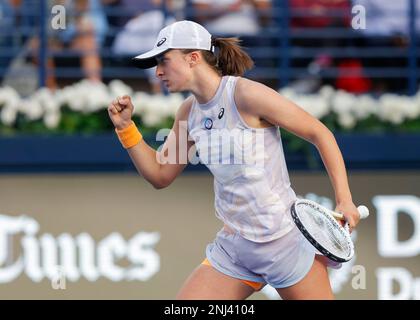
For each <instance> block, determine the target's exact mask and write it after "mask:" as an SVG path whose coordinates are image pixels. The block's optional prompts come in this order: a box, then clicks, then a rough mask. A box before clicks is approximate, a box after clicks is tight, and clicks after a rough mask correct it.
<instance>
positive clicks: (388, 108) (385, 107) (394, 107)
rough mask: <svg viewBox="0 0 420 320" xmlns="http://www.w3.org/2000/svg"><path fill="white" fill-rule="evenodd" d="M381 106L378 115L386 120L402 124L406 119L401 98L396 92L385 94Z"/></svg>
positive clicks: (381, 99)
mask: <svg viewBox="0 0 420 320" xmlns="http://www.w3.org/2000/svg"><path fill="white" fill-rule="evenodd" d="M379 100H380V103H381V108H380V110H379V112H378V116H379V117H380V118H381V119H382V120H385V121H389V122H391V123H393V124H396V125H398V124H401V123H402V122H403V121H404V107H403V106H402V104H401V100H400V99H399V97H398V96H397V95H395V94H390V93H387V94H384V95H383V96H382V97H381V98H380V99H379Z"/></svg>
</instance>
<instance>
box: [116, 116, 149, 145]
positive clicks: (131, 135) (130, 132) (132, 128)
mask: <svg viewBox="0 0 420 320" xmlns="http://www.w3.org/2000/svg"><path fill="white" fill-rule="evenodd" d="M115 132H116V133H117V135H118V139H119V140H120V142H121V144H122V145H123V147H124V148H125V149H129V148H131V147H134V146H135V145H136V144H138V143H139V142H140V141H141V139H143V136H142V135H141V133H140V131H139V130H138V129H137V127H136V124H135V123H134V122H133V121H131V124H130V125H129V126H128V127H127V128H124V129H121V130H118V129H117V128H115Z"/></svg>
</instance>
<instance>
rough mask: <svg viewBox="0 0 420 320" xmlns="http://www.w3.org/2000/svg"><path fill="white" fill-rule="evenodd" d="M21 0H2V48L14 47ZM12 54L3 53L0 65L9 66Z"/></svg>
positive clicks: (0, 13) (0, 28)
mask: <svg viewBox="0 0 420 320" xmlns="http://www.w3.org/2000/svg"><path fill="white" fill-rule="evenodd" d="M21 2H22V1H21V0H0V48H2V49H7V48H12V47H13V45H14V44H15V42H16V41H15V40H16V39H15V36H16V32H14V31H15V28H16V27H17V18H18V16H17V10H18V9H19V7H20V6H21ZM12 58H13V57H12V56H7V55H1V56H0V67H6V66H8V64H9V62H10V61H11V60H12Z"/></svg>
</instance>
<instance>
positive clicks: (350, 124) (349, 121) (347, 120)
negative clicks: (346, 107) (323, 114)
mask: <svg viewBox="0 0 420 320" xmlns="http://www.w3.org/2000/svg"><path fill="white" fill-rule="evenodd" d="M338 123H339V124H340V125H341V126H342V127H344V128H346V129H352V128H354V126H355V125H356V119H355V117H354V116H352V115H351V114H350V113H344V112H342V113H340V114H339V115H338Z"/></svg>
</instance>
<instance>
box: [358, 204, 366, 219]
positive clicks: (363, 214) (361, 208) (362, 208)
mask: <svg viewBox="0 0 420 320" xmlns="http://www.w3.org/2000/svg"><path fill="white" fill-rule="evenodd" d="M357 210H358V211H359V214H360V219H366V218H367V217H369V209H368V208H367V207H366V206H358V207H357Z"/></svg>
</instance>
